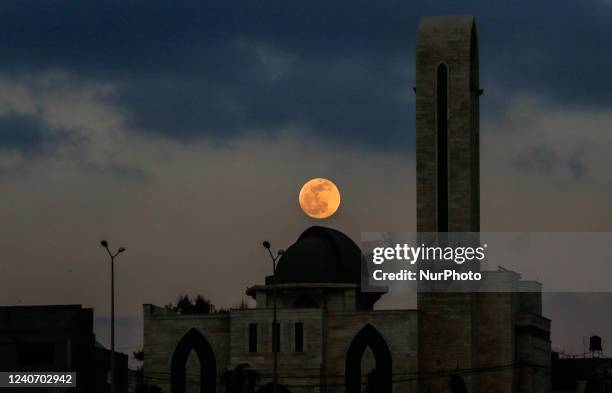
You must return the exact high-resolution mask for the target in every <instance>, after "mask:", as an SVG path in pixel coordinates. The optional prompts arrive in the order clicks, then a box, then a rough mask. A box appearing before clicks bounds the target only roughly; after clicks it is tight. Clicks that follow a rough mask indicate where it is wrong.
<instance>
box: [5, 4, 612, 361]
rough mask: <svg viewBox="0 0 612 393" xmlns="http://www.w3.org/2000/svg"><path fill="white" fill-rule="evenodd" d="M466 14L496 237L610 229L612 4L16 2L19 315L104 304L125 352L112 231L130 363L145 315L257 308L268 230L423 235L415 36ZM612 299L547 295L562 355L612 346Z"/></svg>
mask: <svg viewBox="0 0 612 393" xmlns="http://www.w3.org/2000/svg"><path fill="white" fill-rule="evenodd" d="M447 14H473V15H474V16H475V17H476V23H477V29H478V34H479V50H480V60H481V61H480V70H481V88H483V89H484V95H483V96H482V97H481V217H482V230H483V231H611V230H612V207H611V204H610V200H612V171H610V168H611V166H612V154H610V152H611V151H612V132H611V131H612V130H611V127H610V125H612V93H611V86H612V73H611V72H610V70H611V69H612V44H611V43H610V37H612V23H610V20H612V1H609V0H592V1H589V0H583V1H576V0H572V1H554V2H553V1H539V2H533V1H512V2H501V1H485V0H482V1H463V2H458V1H446V2H441V1H435V2H434V1H418V2H417V1H402V2H400V1H378V2H372V1H368V2H366V1H355V0H352V1H339V0H336V1H333V2H329V1H308V2H291V1H270V0H267V1H260V2H255V1H232V2H217V3H212V2H200V1H171V2H170V1H151V0H148V1H129V2H126V1H105V2H86V1H78V2H57V1H42V0H31V1H30V0H15V1H6V0H5V1H3V2H2V3H0V184H1V190H2V199H1V200H2V203H0V250H2V251H1V252H2V257H1V263H0V277H1V279H0V303H1V304H2V305H25V304H66V303H78V304H84V305H85V306H89V307H94V308H95V315H96V334H97V335H98V337H99V339H100V341H101V342H103V343H105V344H106V343H107V342H108V336H109V334H108V326H109V322H108V319H109V318H108V315H109V309H110V307H109V264H108V260H107V258H106V255H105V253H104V250H103V249H102V248H101V247H100V246H99V241H100V240H101V239H103V238H105V239H107V240H109V242H110V243H111V247H113V248H116V247H119V246H125V247H126V248H127V252H126V253H125V254H122V255H121V256H120V257H119V259H118V262H117V270H116V286H117V299H118V300H117V301H118V308H117V314H118V344H117V347H118V349H119V350H122V351H125V352H131V351H133V350H137V349H139V348H140V346H141V342H142V310H141V305H142V304H143V303H153V304H158V305H164V304H167V303H169V302H171V301H173V300H174V299H175V298H176V297H177V296H178V295H180V294H185V293H188V294H192V295H195V294H198V293H200V294H202V295H205V296H206V297H209V298H210V299H211V300H212V301H213V303H215V304H216V305H217V306H219V307H227V306H232V305H236V304H238V303H240V301H241V300H242V299H243V298H244V290H245V288H246V287H247V286H250V285H254V284H258V283H262V282H263V280H264V277H265V276H266V275H268V274H270V271H271V266H270V261H269V259H268V257H267V254H266V253H265V250H264V249H263V248H261V241H262V240H264V239H268V240H270V241H271V242H272V244H273V247H275V248H277V247H287V246H289V245H290V244H291V243H292V242H294V241H295V239H296V238H297V237H298V236H299V234H300V233H301V232H302V231H303V230H304V229H306V228H307V227H308V226H310V225H314V224H319V225H326V226H330V227H334V228H337V229H339V230H342V231H344V232H345V233H347V234H348V235H349V236H351V237H352V238H353V239H355V240H356V241H358V240H359V238H360V233H361V232H368V231H414V230H415V229H416V222H415V216H416V214H415V213H416V212H415V209H416V206H415V191H416V190H415V188H416V183H415V95H414V92H413V87H414V85H415V67H414V62H415V59H414V52H415V39H416V31H417V28H418V20H419V17H421V16H424V15H447ZM314 177H326V178H329V179H331V180H333V181H334V183H335V184H336V185H337V186H338V187H339V188H340V191H341V193H342V204H341V206H340V209H339V211H338V213H337V214H336V215H335V216H333V217H332V218H331V219H329V220H325V221H316V222H315V221H314V220H313V219H311V218H309V217H307V216H306V215H305V214H303V213H302V211H301V210H300V208H299V204H298V201H297V196H298V192H299V190H300V188H301V186H302V184H303V183H304V182H305V181H307V180H308V179H311V178H314ZM544 285H546V283H544ZM611 298H612V296H608V295H582V296H578V295H568V294H564V295H550V294H549V295H547V296H546V297H545V301H544V307H545V310H544V311H545V316H547V317H550V318H551V319H552V320H553V322H552V331H553V333H552V339H553V349H565V350H567V351H570V352H581V351H582V349H583V347H582V344H583V341H582V340H583V337H584V336H588V335H590V334H593V333H599V334H600V335H602V337H603V339H604V347H607V348H610V350H612V345H609V343H610V342H612V335H609V332H611V331H612V307H611V306H610V305H611V304H612V303H611V301H612V300H611ZM383 303H384V301H383ZM387 304H390V302H389V301H387ZM381 306H382V305H381ZM604 349H605V348H604Z"/></svg>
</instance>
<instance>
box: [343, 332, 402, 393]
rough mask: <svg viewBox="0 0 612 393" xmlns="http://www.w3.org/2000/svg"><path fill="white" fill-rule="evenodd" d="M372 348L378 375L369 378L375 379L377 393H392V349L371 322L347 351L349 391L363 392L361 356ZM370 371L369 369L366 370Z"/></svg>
mask: <svg viewBox="0 0 612 393" xmlns="http://www.w3.org/2000/svg"><path fill="white" fill-rule="evenodd" d="M366 348H370V350H371V351H372V353H373V354H374V359H375V362H376V375H375V376H370V377H369V379H372V378H373V380H375V384H376V393H391V376H392V371H391V366H392V363H391V351H389V347H388V346H387V343H386V342H385V339H384V338H383V336H381V334H380V333H379V332H378V330H376V328H375V327H374V326H372V325H370V324H367V325H366V326H364V327H363V329H361V331H359V333H357V335H356V336H355V338H354V339H353V341H352V342H351V346H350V347H349V349H348V351H347V353H346V366H345V385H346V392H347V393H360V392H361V390H362V389H361V372H362V370H361V358H362V357H363V354H364V352H365V350H366ZM365 371H369V370H365Z"/></svg>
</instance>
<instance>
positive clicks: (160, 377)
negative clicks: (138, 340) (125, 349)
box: [143, 304, 230, 392]
mask: <svg viewBox="0 0 612 393" xmlns="http://www.w3.org/2000/svg"><path fill="white" fill-rule="evenodd" d="M143 307H144V342H143V351H144V381H145V382H146V383H150V384H153V385H157V386H159V387H160V388H162V390H163V391H164V392H170V370H171V363H172V355H173V354H174V351H175V349H176V347H177V345H178V344H179V341H180V340H181V339H182V338H183V336H185V334H186V333H187V332H189V331H190V330H191V329H196V330H197V331H199V332H200V333H202V334H203V335H204V337H205V338H206V339H207V340H208V342H209V343H210V345H211V347H212V349H213V352H214V354H215V360H216V367H217V379H220V378H221V376H222V375H223V372H224V371H225V370H226V369H227V367H228V364H229V359H230V315H229V314H215V315H205V316H202V315H180V314H176V313H173V312H171V311H169V310H165V309H164V308H162V307H157V306H153V305H150V304H146V305H144V306H143ZM190 360H191V359H190ZM196 367H197V362H195V361H192V362H189V363H188V367H187V369H186V373H187V375H188V376H192V378H188V379H187V381H188V382H189V381H190V380H193V379H194V378H193V377H194V375H197V374H198V373H199V370H198V369H197V368H196ZM187 386H190V384H189V383H188V384H187ZM188 391H189V390H188Z"/></svg>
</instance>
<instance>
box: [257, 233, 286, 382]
mask: <svg viewBox="0 0 612 393" xmlns="http://www.w3.org/2000/svg"><path fill="white" fill-rule="evenodd" d="M262 245H263V246H264V248H265V249H266V250H268V254H270V258H271V259H272V308H273V311H272V359H273V361H272V392H273V393H277V392H278V388H277V386H276V385H277V383H278V349H279V348H278V347H279V346H280V328H279V329H278V340H277V338H276V337H277V336H276V329H277V328H278V327H277V324H278V322H277V321H276V261H277V260H278V258H279V257H280V256H281V255H283V252H284V251H283V250H278V251H277V253H276V256H274V254H272V250H271V249H270V242H269V241H267V240H266V241H264V242H263V243H262Z"/></svg>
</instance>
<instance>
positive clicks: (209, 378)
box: [170, 329, 217, 393]
mask: <svg viewBox="0 0 612 393" xmlns="http://www.w3.org/2000/svg"><path fill="white" fill-rule="evenodd" d="M192 350H193V351H195V353H196V354H197V356H198V360H199V361H200V390H199V391H200V393H215V391H216V389H217V363H216V361H215V354H214V353H213V350H212V347H211V346H210V344H209V343H208V340H206V337H204V336H203V335H202V333H200V332H199V331H197V330H196V329H191V330H190V331H188V332H187V333H186V334H185V335H184V336H183V338H182V339H181V341H179V343H178V345H177V346H176V349H175V350H174V354H173V355H172V365H171V366H170V372H171V375H170V392H171V393H185V384H186V374H185V364H186V363H187V358H188V357H189V354H190V353H191V351H192Z"/></svg>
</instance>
